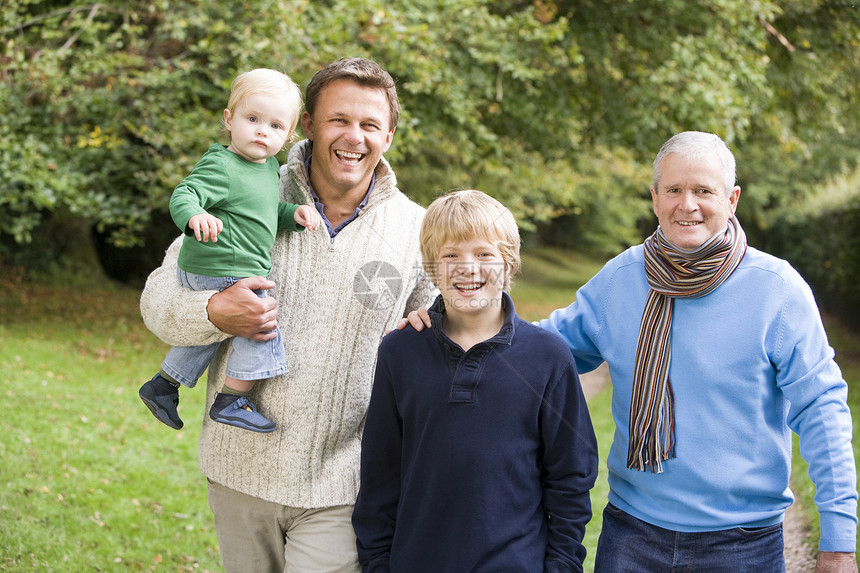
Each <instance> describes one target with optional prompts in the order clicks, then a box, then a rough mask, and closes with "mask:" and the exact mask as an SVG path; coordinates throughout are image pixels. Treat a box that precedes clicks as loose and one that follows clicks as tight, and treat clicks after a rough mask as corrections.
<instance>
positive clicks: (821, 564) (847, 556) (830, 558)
mask: <svg viewBox="0 0 860 573" xmlns="http://www.w3.org/2000/svg"><path fill="white" fill-rule="evenodd" d="M815 573H857V557H856V555H855V554H854V553H836V552H835V551H822V552H821V553H819V554H818V560H817V561H816V563H815Z"/></svg>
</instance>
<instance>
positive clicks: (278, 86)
mask: <svg viewBox="0 0 860 573" xmlns="http://www.w3.org/2000/svg"><path fill="white" fill-rule="evenodd" d="M257 94H265V95H272V96H283V97H284V99H285V101H286V103H287V104H288V105H289V106H291V107H292V108H293V110H294V111H295V113H293V117H292V118H290V122H291V123H290V131H289V136H288V137H287V141H292V140H294V139H295V135H296V126H297V125H298V124H299V117H300V116H301V114H302V92H301V90H300V89H299V86H297V85H296V83H295V82H294V81H293V80H291V79H290V76H288V75H287V74H285V73H283V72H279V71H277V70H270V69H268V68H257V69H255V70H250V71H247V72H243V73H241V74H239V75H238V76H236V78H235V79H234V80H233V84H232V85H231V86H230V99H228V100H227V109H228V110H229V111H230V115H231V116H232V115H234V114H235V113H236V108H237V107H239V104H241V103H242V102H243V101H244V100H246V99H247V98H249V97H251V96H253V95H257Z"/></svg>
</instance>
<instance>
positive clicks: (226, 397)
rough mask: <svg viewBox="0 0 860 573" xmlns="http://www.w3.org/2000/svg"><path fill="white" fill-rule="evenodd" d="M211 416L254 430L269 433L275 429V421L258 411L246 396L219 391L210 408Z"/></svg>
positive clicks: (214, 418) (218, 420) (225, 422)
mask: <svg viewBox="0 0 860 573" xmlns="http://www.w3.org/2000/svg"><path fill="white" fill-rule="evenodd" d="M209 417H210V418H212V419H213V420H215V421H216V422H220V423H222V424H228V425H230V426H236V427H237V428H242V429H243V430H250V431H252V432H260V433H263V434H268V433H269V432H272V431H274V430H275V423H274V422H273V421H271V420H269V419H268V418H266V417H265V416H263V415H262V414H260V413H259V412H257V408H255V407H254V405H253V404H252V403H251V401H250V400H248V398H246V397H245V396H234V395H232V394H223V393H221V392H218V393H217V394H215V402H214V403H213V404H212V407H211V408H210V409H209Z"/></svg>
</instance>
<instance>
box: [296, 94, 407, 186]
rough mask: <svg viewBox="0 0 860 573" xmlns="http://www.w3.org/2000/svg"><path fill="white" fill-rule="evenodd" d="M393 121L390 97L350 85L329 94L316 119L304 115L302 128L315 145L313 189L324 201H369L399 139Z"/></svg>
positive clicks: (316, 110)
mask: <svg viewBox="0 0 860 573" xmlns="http://www.w3.org/2000/svg"><path fill="white" fill-rule="evenodd" d="M389 117H390V107H389V103H388V96H387V95H386V93H385V90H383V89H381V88H373V87H364V86H361V85H359V84H357V83H355V82H353V81H351V80H347V79H339V80H335V81H333V82H331V83H330V84H328V85H327V86H326V87H325V88H323V90H322V91H321V92H320V94H319V97H318V99H317V101H316V105H315V108H314V113H313V116H311V115H310V114H309V113H307V112H305V113H304V114H303V115H302V128H303V129H304V131H305V134H307V136H308V139H310V140H311V141H313V143H314V147H313V160H312V162H311V174H310V175H311V184H312V185H313V187H314V190H315V191H316V192H317V194H318V195H319V196H320V198H322V199H323V200H325V199H326V198H329V197H332V198H343V197H347V196H350V195H360V196H361V197H363V196H364V194H365V193H366V192H367V189H368V187H369V186H370V180H371V178H372V176H373V171H374V169H376V165H377V164H378V163H379V160H380V159H381V158H382V154H383V153H385V152H386V151H388V148H389V147H390V146H391V140H392V139H393V137H394V129H393V128H390V127H389V121H390V120H389Z"/></svg>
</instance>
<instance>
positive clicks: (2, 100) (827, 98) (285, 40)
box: [0, 0, 860, 255]
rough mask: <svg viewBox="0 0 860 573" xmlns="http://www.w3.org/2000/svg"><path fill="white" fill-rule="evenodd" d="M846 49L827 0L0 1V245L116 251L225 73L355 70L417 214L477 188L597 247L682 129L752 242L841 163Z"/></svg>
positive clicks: (853, 51)
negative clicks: (707, 144) (382, 110)
mask: <svg viewBox="0 0 860 573" xmlns="http://www.w3.org/2000/svg"><path fill="white" fill-rule="evenodd" d="M261 15H265V16H264V17H263V16H261ZM858 31H860V8H858V7H856V6H855V5H854V3H852V2H847V1H844V0H815V1H811V2H810V1H809V0H779V1H777V0H769V1H763V2H747V1H745V0H696V1H693V2H690V1H681V0H642V1H638V2H630V1H629V0H609V1H604V0H601V1H597V0H504V1H496V2H490V1H489V0H412V1H410V2H402V1H399V2H384V1H382V0H326V1H320V2H310V1H308V0H286V1H276V0H246V1H244V2H242V3H239V4H235V3H223V2H222V3H213V2H203V1H202V0H196V1H190V2H177V1H175V0H158V1H155V2H150V1H145V2H144V1H143V0H136V1H132V2H125V1H123V2H120V1H119V0H106V1H103V2H98V3H94V2H91V1H85V0H71V1H67V2H61V1H56V0H54V1H52V2H36V1H35V0H23V1H19V2H14V3H6V4H4V6H3V7H2V8H0V42H2V43H0V63H2V66H0V70H2V71H0V133H2V134H3V137H2V138H0V177H1V178H2V179H3V181H4V182H5V185H4V186H3V188H2V189H0V218H2V220H3V221H4V223H5V224H4V225H3V228H2V230H0V238H2V237H3V236H5V237H7V238H10V237H11V238H12V239H13V240H14V242H16V243H23V242H27V241H30V240H31V239H32V238H33V234H34V233H36V232H38V231H37V229H39V226H40V224H42V223H44V222H45V221H52V220H53V218H54V217H56V216H59V217H60V218H64V217H77V218H80V219H82V220H84V221H85V222H86V223H87V224H88V225H90V226H92V227H93V228H95V229H96V230H97V231H99V232H100V233H104V234H107V235H108V236H109V238H110V240H111V241H112V242H113V243H114V244H116V245H119V246H131V245H136V244H140V243H141V242H142V241H143V237H144V234H143V230H144V229H146V228H147V227H149V226H150V225H151V223H152V221H153V219H154V218H163V217H166V214H165V213H164V210H165V206H166V203H167V198H168V195H169V193H170V192H171V190H172V188H173V187H174V186H175V184H176V182H177V181H179V180H180V179H181V178H182V177H183V176H184V175H185V174H186V173H187V172H188V170H189V169H190V168H191V167H192V166H193V164H194V162H195V161H196V159H197V158H198V157H199V156H200V154H201V153H202V152H203V151H204V150H205V149H206V148H207V147H208V145H209V143H211V142H212V141H217V140H219V139H222V140H223V135H222V134H221V132H220V125H219V124H220V117H221V109H222V108H223V106H224V105H225V101H226V97H227V91H228V89H229V84H230V81H231V80H232V78H233V77H234V76H235V75H236V74H237V73H238V72H240V71H243V70H245V69H249V68H252V67H274V68H278V69H283V70H285V71H286V72H287V73H289V74H290V75H291V76H292V77H293V79H294V80H296V81H297V82H298V83H299V84H300V85H304V84H306V83H307V81H308V80H309V79H310V77H311V75H312V74H313V73H314V72H315V71H316V70H317V69H319V68H320V67H321V66H323V65H324V64H326V63H328V62H330V61H331V60H334V59H337V58H340V57H343V56H356V55H357V56H364V57H369V58H372V59H374V60H377V61H379V62H380V63H381V64H382V65H383V66H384V67H385V68H386V69H388V70H389V71H390V72H391V73H392V75H394V76H395V78H396V79H397V81H398V86H399V90H400V94H401V100H402V105H403V116H402V120H401V122H400V125H399V126H398V132H397V136H396V138H395V144H394V146H393V147H392V149H391V150H390V152H389V159H390V160H391V161H392V163H393V164H394V166H395V169H396V171H397V173H398V177H399V181H400V185H401V187H402V188H403V189H404V190H405V191H406V192H407V193H408V194H410V195H411V196H413V197H414V198H415V199H416V200H418V201H420V202H422V203H426V202H428V201H429V200H430V199H431V198H432V197H433V196H434V195H436V194H437V193H439V192H440V191H444V190H447V189H450V188H455V187H477V188H481V189H483V190H485V191H488V192H490V193H491V194H493V195H495V196H497V197H499V198H500V199H502V200H503V201H504V202H505V203H506V204H509V205H510V206H511V208H512V209H513V210H514V212H515V214H516V215H517V217H518V220H519V221H520V223H521V224H522V226H523V227H524V228H526V229H530V228H533V227H534V226H536V225H541V227H542V228H543V227H544V225H545V223H546V222H548V221H553V220H556V219H559V218H562V217H563V219H560V223H559V225H560V229H561V233H567V234H568V236H569V238H568V242H570V243H574V244H581V245H583V246H588V248H592V249H594V250H595V251H597V252H615V251H617V250H618V249H619V248H622V247H623V246H625V245H628V244H630V243H633V242H636V241H637V240H638V237H637V236H636V225H635V224H634V223H635V222H636V221H637V220H639V219H645V220H648V221H649V222H650V220H651V216H650V214H649V211H648V209H647V204H646V202H643V201H641V199H642V197H643V193H644V189H646V188H647V184H648V180H649V179H650V177H647V176H646V175H647V168H648V165H649V163H650V161H651V159H652V157H653V155H654V153H655V152H656V150H657V149H658V147H659V146H660V144H661V143H662V142H663V141H665V139H667V138H668V137H669V136H670V135H672V134H673V133H675V132H677V131H680V130H684V129H699V130H705V131H713V132H716V133H718V134H720V135H721V136H723V137H724V138H725V139H726V140H727V141H728V142H729V143H730V145H731V146H732V147H733V148H734V149H735V151H736V153H737V155H738V159H739V169H740V180H741V184H742V185H743V186H744V189H745V192H744V197H745V199H744V200H743V201H742V202H741V215H742V218H743V219H744V221H745V224H746V225H747V227H749V229H750V230H751V231H756V230H761V231H762V232H765V231H767V229H768V227H769V222H768V212H769V210H770V209H771V208H773V207H774V206H778V205H780V204H781V203H782V202H784V201H786V200H788V199H793V198H795V197H797V196H803V195H805V194H806V193H808V192H809V189H810V187H811V186H812V185H813V184H814V183H815V181H816V179H817V178H820V177H821V174H822V173H833V172H836V171H839V170H842V169H846V168H850V167H851V166H852V165H854V164H855V163H856V161H857V153H856V149H857V148H858V143H860V141H858V137H860V135H859V134H860V125H858V121H860V120H858V114H856V112H854V110H855V109H856V107H857V101H856V100H857V86H858V85H860V82H858V80H860V43H858V37H860V34H858ZM281 159H282V160H283V159H284V158H283V157H282V158H281ZM775 167H778V168H775ZM556 234H560V233H559V232H558V229H556ZM0 244H4V241H0ZM5 244H7V247H8V241H5ZM6 250H7V251H8V250H9V249H8V248H7V249H6ZM0 251H2V247H0ZM0 255H2V252H0Z"/></svg>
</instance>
